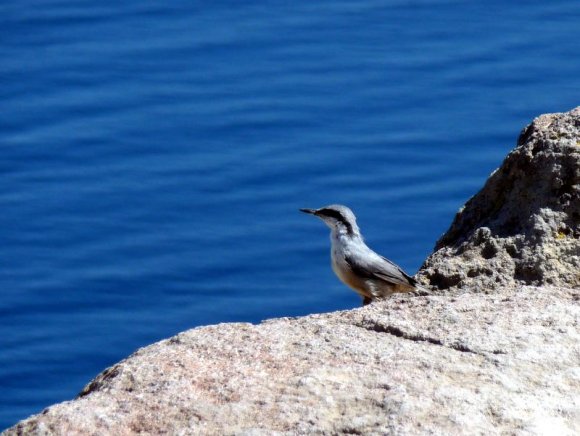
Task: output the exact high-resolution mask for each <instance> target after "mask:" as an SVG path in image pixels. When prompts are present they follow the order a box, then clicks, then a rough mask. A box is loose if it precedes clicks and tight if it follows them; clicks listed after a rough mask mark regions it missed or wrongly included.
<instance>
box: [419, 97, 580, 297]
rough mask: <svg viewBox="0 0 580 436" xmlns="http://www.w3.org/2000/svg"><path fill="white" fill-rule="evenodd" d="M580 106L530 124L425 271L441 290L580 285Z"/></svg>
mask: <svg viewBox="0 0 580 436" xmlns="http://www.w3.org/2000/svg"><path fill="white" fill-rule="evenodd" d="M579 143H580V107H578V108H576V109H574V110H572V111H570V112H567V113H557V114H546V115H542V116H540V117H538V118H536V119H535V120H534V121H533V122H532V123H531V124H530V125H529V126H527V127H526V128H525V129H524V130H523V131H522V133H521V134H520V137H519V139H518V144H517V147H516V148H515V149H514V150H513V151H512V152H511V153H510V154H509V155H508V156H507V157H506V159H505V160H504V162H503V163H502V165H501V166H500V167H499V168H498V169H497V170H496V171H494V172H493V173H492V175H491V176H490V177H489V179H488V180H487V182H486V183H485V185H484V187H483V188H482V189H481V191H479V192H478V193H477V194H476V195H475V196H473V197H472V198H471V199H470V200H469V201H468V202H467V203H466V204H465V206H464V207H463V208H461V210H460V211H459V212H458V213H457V215H456V217H455V219H454V221H453V223H452V224H451V227H450V228H449V230H448V231H447V232H446V233H445V234H444V235H443V236H442V237H441V238H440V239H439V241H438V242H437V243H436V245H435V250H434V253H433V254H432V255H431V256H429V258H428V259H427V260H426V261H425V263H424V264H423V266H422V267H421V270H420V272H419V276H420V277H421V279H422V281H423V282H424V283H425V284H427V283H428V284H430V285H431V286H433V287H435V288H437V289H439V290H446V289H449V288H465V287H470V288H474V289H476V290H477V289H479V290H481V291H483V292H490V291H493V290H494V289H496V288H498V287H500V286H510V285H514V284H520V285H521V284H525V285H560V286H571V287H578V286H580V147H579V146H578V144H579Z"/></svg>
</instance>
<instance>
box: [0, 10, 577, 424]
mask: <svg viewBox="0 0 580 436" xmlns="http://www.w3.org/2000/svg"><path fill="white" fill-rule="evenodd" d="M579 22H580V2H578V1H577V0H569V1H558V0H556V1H551V2H531V3H527V4H526V5H525V6H523V5H521V4H520V3H519V2H504V1H472V2H463V1H434V0H433V1H429V0H424V1H421V0H418V1H360V0H348V1H334V2H312V1H300V0H299V1H295V2H275V1H270V2H268V1H261V2H243V3H240V2H220V1H214V2H180V1H176V2H143V1H135V0H128V1H125V2H121V3H119V2H113V1H110V0H107V1H100V2H94V1H80V0H79V1H64V0H62V1H57V0H43V1H40V0H39V1H32V0H18V1H10V0H9V1H5V2H2V3H1V5H0V53H1V61H0V77H1V81H0V97H1V101H2V108H3V110H2V116H1V117H0V145H1V155H0V171H1V175H2V177H1V178H0V210H1V211H2V213H1V214H0V292H1V298H0V388H1V390H2V395H1V397H0V429H1V428H5V427H8V426H9V425H12V424H13V423H15V422H16V421H17V420H19V419H22V418H25V417H26V416H28V415H30V414H32V413H36V412H39V411H40V410H41V409H42V408H44V407H46V406H48V405H50V404H52V403H55V402H59V401H62V400H66V399H70V398H72V397H74V396H75V395H76V393H77V392H79V391H80V390H81V389H82V387H83V386H84V384H85V383H87V382H88V381H89V380H90V379H91V378H92V377H94V376H95V375H96V374H97V373H98V372H100V371H101V370H103V369H104V368H105V367H107V366H109V365H111V364H113V363H114V362H116V361H118V360H120V359H122V358H123V357H125V356H127V355H128V354H130V353H131V352H133V351H134V350H135V349H137V348H138V347H142V346H145V345H147V344H150V343H152V342H154V341H157V340H159V339H162V338H166V337H168V336H171V335H174V334H176V333H177V332H179V331H182V330H185V329H188V328H191V327H195V326H199V325H203V324H209V323H218V322H225V321H249V322H259V321H260V320H262V319H266V318H271V317H279V316H295V315H303V314H309V313H315V312H327V311H333V310H337V309H346V308H352V307H357V306H358V305H359V304H360V300H359V298H358V297H357V296H356V295H355V294H354V293H353V292H351V291H349V290H348V289H346V288H345V287H344V286H343V285H341V284H340V283H339V282H338V280H337V279H336V278H335V277H334V276H333V274H332V271H331V270H330V267H329V253H328V231H327V229H326V227H324V226H323V224H322V223H321V222H319V221H317V220H315V219H314V218H312V217H309V216H306V215H303V214H300V213H299V212H298V208H299V207H319V206H322V205H325V204H328V203H333V202H340V203H344V204H347V205H350V206H351V207H352V208H353V209H354V211H355V212H356V213H357V215H358V217H359V224H360V225H361V227H362V229H363V232H364V234H365V236H366V239H367V241H368V242H369V244H370V245H371V246H372V247H373V248H375V249H376V250H377V251H379V252H381V253H383V254H385V255H387V256H388V257H390V258H391V259H393V260H394V261H396V262H397V263H399V264H401V265H402V266H403V267H404V268H405V269H406V270H408V272H410V273H414V272H415V271H416V270H417V268H418V267H419V266H420V264H421V263H422V261H423V260H424V258H425V257H426V256H427V255H428V254H429V253H430V251H431V249H432V247H433V245H434V243H435V241H436V239H437V238H438V237H439V236H440V234H441V233H442V232H444V231H445V230H446V229H447V227H448V225H449V224H450V222H451V219H452V218H453V215H454V214H455V212H456V211H457V209H458V208H459V207H460V206H461V205H462V204H463V203H464V201H465V200H466V199H467V198H469V196H471V195H472V194H474V193H475V192H476V191H477V189H478V188H479V187H480V186H481V185H482V184H483V182H484V181H485V179H486V177H487V176H488V175H489V173H490V172H491V171H492V170H493V169H494V168H496V167H497V166H498V165H499V164H500V163H501V160H502V159H503V157H504V156H505V154H506V153H507V152H508V151H509V150H510V149H511V148H512V147H513V146H514V144H515V140H516V138H517V135H518V133H519V131H520V129H521V128H522V127H523V126H524V125H525V124H527V123H528V122H529V121H530V120H531V119H532V118H533V117H534V116H536V115H538V114H541V113H545V112H558V111H565V110H569V109H571V108H573V107H575V106H577V105H579V104H580V74H579V72H580V56H579V50H580V46H579V41H580V25H578V23H579Z"/></svg>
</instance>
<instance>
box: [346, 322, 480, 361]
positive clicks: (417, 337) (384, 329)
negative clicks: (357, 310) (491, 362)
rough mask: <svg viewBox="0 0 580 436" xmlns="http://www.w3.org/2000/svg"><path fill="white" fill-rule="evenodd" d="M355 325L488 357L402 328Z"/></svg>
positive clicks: (465, 346)
mask: <svg viewBox="0 0 580 436" xmlns="http://www.w3.org/2000/svg"><path fill="white" fill-rule="evenodd" d="M354 325H355V326H356V327H360V328H363V329H365V330H369V331H373V332H377V333H388V334H390V335H393V336H396V337H398V338H403V339H406V340H409V341H413V342H427V343H429V344H433V345H438V346H440V347H445V348H450V349H452V350H455V351H460V352H462V353H471V354H477V355H478V356H483V357H487V356H486V354H485V353H482V352H480V351H476V350H473V349H472V348H469V347H468V346H467V345H465V344H449V343H445V342H443V341H442V340H440V339H437V338H432V337H429V336H424V335H421V334H411V333H408V332H405V331H404V330H402V329H401V328H399V327H396V326H394V325H383V324H378V323H372V324H370V325H363V324H354Z"/></svg>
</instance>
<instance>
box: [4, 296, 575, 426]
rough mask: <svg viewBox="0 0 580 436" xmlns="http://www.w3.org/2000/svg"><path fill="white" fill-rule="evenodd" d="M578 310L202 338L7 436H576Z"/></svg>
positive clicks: (473, 299) (364, 321) (95, 386)
mask: <svg viewBox="0 0 580 436" xmlns="http://www.w3.org/2000/svg"><path fill="white" fill-rule="evenodd" d="M579 298H580V292H579V291H578V290H572V289H564V288H554V287H540V288H532V287H526V288H524V289H521V290H516V289H509V290H508V289H504V290H502V291H498V292H497V293H495V294H489V295H486V294H481V293H480V294H469V293H464V294H461V295H456V296H453V297H450V296H419V297H411V298H409V297H408V296H404V295H403V296H397V297H394V298H392V299H389V300H387V301H382V302H377V303H374V304H372V305H370V306H367V307H365V308H361V309H355V310H351V311H346V312H337V313H331V314H324V315H313V316H309V317H304V318H299V319H277V320H272V321H268V322H265V323H263V324H260V325H250V324H221V325H216V326H210V327H202V328H197V329H193V330H189V331H187V332H184V333H181V334H179V335H177V336H175V337H173V338H171V339H168V340H165V341H161V342H159V343H156V344H154V345H151V346H149V347H146V348H143V349H141V350H139V351H138V352H136V353H135V354H134V355H132V356H131V357H129V358H128V359H126V360H124V361H122V362H120V363H119V364H117V365H115V366H113V367H111V368H109V369H108V370H106V371H105V372H104V373H102V374H101V375H100V376H98V377H97V378H96V379H95V380H94V381H92V382H91V383H90V384H89V385H88V386H87V387H86V388H85V389H84V391H83V392H82V393H81V395H80V396H79V398H77V399H76V400H74V401H70V402H65V403H61V404H57V405H55V406H52V407H50V408H48V409H47V410H45V411H43V412H42V413H41V414H39V415H36V416H33V417H31V418H29V419H27V420H25V421H23V422H21V423H19V424H18V425H17V426H15V427H13V428H12V429H9V430H8V431H7V432H6V434H7V435H14V434H67V435H73V434H83V435H86V434H92V435H105V434H112V435H123V434H133V433H139V432H144V433H146V434H204V435H206V434H210V435H214V434H215V435H228V434H245V435H271V434H351V433H352V434H397V435H405V434H425V433H427V434H460V433H461V434H558V435H567V434H569V435H572V434H580V396H579V395H578V392H580V366H579V365H580V348H579V343H580V337H579V329H578V324H579V321H580V305H579V304H578V302H579Z"/></svg>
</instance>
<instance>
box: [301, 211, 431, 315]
mask: <svg viewBox="0 0 580 436" xmlns="http://www.w3.org/2000/svg"><path fill="white" fill-rule="evenodd" d="M300 211H301V212H304V213H309V214H312V215H315V216H317V217H318V218H320V219H321V220H322V221H324V223H325V224H326V225H327V226H328V227H330V230H331V232H330V242H331V249H330V255H331V259H332V269H333V270H334V272H335V274H336V275H337V276H338V278H339V279H340V280H341V281H342V282H343V283H344V284H346V285H347V286H350V287H351V288H352V289H354V290H355V291H356V292H357V293H358V294H360V295H361V296H362V298H363V306H364V305H367V304H369V303H370V302H371V301H373V300H375V299H379V298H385V297H388V296H389V295H391V294H394V293H395V292H410V291H414V290H416V289H422V290H424V288H422V287H421V286H420V285H419V284H418V283H417V280H415V279H414V278H413V277H411V276H410V275H408V274H407V273H406V272H405V271H403V270H402V269H401V267H399V266H397V265H395V264H394V263H393V262H391V261H390V260H389V259H387V258H385V257H383V256H380V255H379V254H377V253H375V252H374V251H373V250H371V249H370V248H369V247H368V246H367V245H366V244H365V242H364V240H363V237H362V235H361V233H360V229H359V228H358V225H357V223H356V217H355V215H354V213H353V212H352V211H351V210H350V209H349V208H348V207H346V206H342V205H340V204H332V205H330V206H326V207H322V208H320V209H300Z"/></svg>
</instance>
